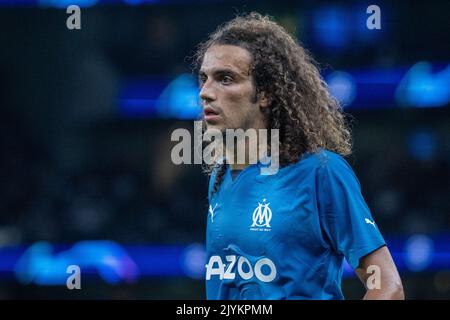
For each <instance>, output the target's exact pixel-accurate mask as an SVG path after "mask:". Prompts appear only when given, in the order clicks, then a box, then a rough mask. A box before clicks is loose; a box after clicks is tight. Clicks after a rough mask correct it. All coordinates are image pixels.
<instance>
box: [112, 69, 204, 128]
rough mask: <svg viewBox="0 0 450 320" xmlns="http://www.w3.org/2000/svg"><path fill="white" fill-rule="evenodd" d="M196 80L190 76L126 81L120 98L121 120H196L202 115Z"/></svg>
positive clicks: (182, 75)
mask: <svg viewBox="0 0 450 320" xmlns="http://www.w3.org/2000/svg"><path fill="white" fill-rule="evenodd" d="M198 94H199V90H198V85H197V80H196V78H195V77H194V76H192V75H191V74H181V75H179V76H178V77H176V78H175V79H172V80H167V79H165V78H163V77H148V78H142V79H129V80H127V81H126V82H125V84H124V86H123V88H122V92H121V94H120V98H119V113H120V114H121V115H122V116H124V117H132V118H134V117H144V118H153V117H158V118H172V119H182V120H195V119H198V118H199V115H200V113H201V107H200V102H199V98H198Z"/></svg>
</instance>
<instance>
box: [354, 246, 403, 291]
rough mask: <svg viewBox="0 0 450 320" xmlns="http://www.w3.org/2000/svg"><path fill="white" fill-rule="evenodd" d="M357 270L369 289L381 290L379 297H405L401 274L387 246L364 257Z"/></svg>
mask: <svg viewBox="0 0 450 320" xmlns="http://www.w3.org/2000/svg"><path fill="white" fill-rule="evenodd" d="M355 272H356V274H357V275H358V277H359V279H360V280H361V281H362V282H363V283H364V285H365V286H366V288H367V289H368V290H372V289H374V290H379V295H382V296H380V297H379V298H385V299H393V298H395V299H403V298H404V296H403V286H402V282H401V279H400V275H399V274H398V271H397V267H396V266H395V263H394V260H393V259H392V256H391V254H390V252H389V249H388V248H387V246H383V247H381V248H379V249H377V250H375V251H373V252H371V253H369V254H368V255H366V256H364V257H362V258H361V259H360V260H359V265H358V267H357V268H356V269H355Z"/></svg>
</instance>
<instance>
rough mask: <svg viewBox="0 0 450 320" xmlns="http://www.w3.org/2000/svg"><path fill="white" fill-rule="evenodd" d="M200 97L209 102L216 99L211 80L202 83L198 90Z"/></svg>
mask: <svg viewBox="0 0 450 320" xmlns="http://www.w3.org/2000/svg"><path fill="white" fill-rule="evenodd" d="M200 98H201V99H202V102H211V101H214V100H216V98H217V97H216V93H215V90H214V88H213V86H212V85H211V82H210V81H209V79H208V80H206V81H205V83H203V85H202V87H201V90H200Z"/></svg>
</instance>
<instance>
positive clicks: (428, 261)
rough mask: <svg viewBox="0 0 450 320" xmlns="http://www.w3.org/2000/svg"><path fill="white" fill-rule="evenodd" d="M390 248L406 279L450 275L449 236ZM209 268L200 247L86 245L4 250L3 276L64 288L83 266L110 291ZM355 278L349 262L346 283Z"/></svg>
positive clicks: (415, 238) (391, 241) (197, 275)
mask: <svg viewBox="0 0 450 320" xmlns="http://www.w3.org/2000/svg"><path fill="white" fill-rule="evenodd" d="M386 242H387V243H388V245H389V248H390V250H391V253H392V256H393V259H394V261H395V263H396V265H397V267H398V270H399V271H400V272H402V273H405V274H406V273H408V272H429V271H439V270H443V269H450V234H437V235H424V234H416V235H412V236H410V237H408V238H405V237H404V236H402V237H387V238H386ZM205 264H206V251H205V246H204V244H201V243H194V244H187V245H170V246H169V245H120V244H118V243H115V242H113V241H81V242H79V243H76V244H74V245H73V246H72V247H69V246H58V245H53V244H50V243H48V242H37V243H35V244H32V245H30V246H17V247H1V248H0V275H1V276H3V277H5V276H15V277H16V279H17V280H18V281H19V282H20V283H23V284H29V283H34V284H37V285H65V284H66V281H67V277H68V276H69V275H68V274H67V273H66V269H67V266H69V265H78V266H79V267H80V269H81V272H82V274H83V275H86V274H87V275H90V276H92V275H99V276H100V278H101V279H103V281H105V282H106V283H109V284H111V285H115V284H119V283H124V282H126V283H133V282H135V281H137V279H138V278H144V277H158V278H161V277H189V278H192V279H203V278H204V272H205ZM354 276H355V273H354V271H353V270H352V269H351V267H350V266H349V265H348V263H347V262H346V261H345V260H344V264H343V277H344V278H348V277H354ZM88 279H89V277H88Z"/></svg>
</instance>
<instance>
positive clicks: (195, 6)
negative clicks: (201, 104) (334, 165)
mask: <svg viewBox="0 0 450 320" xmlns="http://www.w3.org/2000/svg"><path fill="white" fill-rule="evenodd" d="M24 3H25V4H23V3H15V2H14V1H9V2H8V4H7V5H5V4H2V6H1V7H0V106H1V113H0V130H1V131H0V133H1V134H0V152H1V157H0V248H3V249H5V250H6V249H8V248H9V249H11V250H13V249H14V248H22V249H20V250H25V248H26V247H28V246H30V245H32V244H33V243H36V242H39V241H47V242H49V243H51V244H55V245H57V244H65V245H68V246H70V245H72V244H74V243H77V242H79V241H82V240H104V239H106V240H112V241H114V242H116V243H118V244H121V245H124V246H126V245H130V244H140V245H159V246H166V245H167V246H170V245H188V244H191V243H204V237H205V223H206V213H207V207H208V203H207V177H206V176H205V175H203V174H202V170H201V167H200V166H199V165H181V166H175V165H174V164H172V162H171V161H170V151H171V148H172V147H173V145H174V143H173V142H171V141H170V135H171V132H172V131H173V130H174V129H175V128H179V127H186V128H191V129H192V127H193V119H191V120H182V119H174V118H173V117H170V116H169V117H164V116H161V115H160V116H150V115H148V114H142V115H134V116H130V115H126V114H125V115H124V113H123V112H121V111H120V110H122V109H121V108H120V101H121V100H120V97H121V95H122V93H123V88H124V86H126V84H127V83H128V82H127V81H129V79H147V78H148V77H154V78H157V79H172V78H175V77H177V76H178V75H180V74H184V73H188V74H189V73H191V69H190V63H189V59H187V57H189V56H192V54H193V52H194V50H195V46H196V45H197V43H199V42H200V41H202V40H204V39H205V38H206V36H207V34H208V33H210V32H212V31H213V30H214V29H215V28H216V26H217V25H219V24H221V23H223V22H225V21H227V20H229V19H231V18H233V17H234V15H235V14H236V13H242V12H249V11H252V10H257V11H259V12H261V13H265V14H270V15H271V16H273V17H274V18H275V20H277V21H278V22H280V23H281V24H282V25H284V26H285V27H286V28H287V29H288V30H289V31H290V32H292V33H293V34H294V35H295V36H296V37H297V38H298V39H299V40H300V41H301V42H302V43H303V44H304V46H305V47H306V48H307V49H308V50H310V51H311V52H312V54H313V55H314V57H315V58H316V60H317V61H319V63H320V64H321V67H322V68H323V73H324V75H326V74H329V73H330V72H333V71H334V70H397V69H401V70H408V69H409V68H411V67H412V66H413V65H415V64H416V63H418V62H420V61H427V62H429V63H431V64H432V65H433V66H437V67H436V68H435V70H433V71H434V72H438V71H439V70H443V69H444V68H445V67H447V68H448V65H449V61H450V48H449V44H450V41H449V40H450V37H449V22H448V12H449V9H450V7H449V5H448V4H447V3H446V2H445V1H436V2H429V1H427V2H406V1H404V2H401V1H400V2H387V1H378V2H377V3H371V2H370V3H369V2H365V1H358V2H352V1H340V2H339V1H338V2H327V1H301V2H298V1H281V2H272V1H245V2H244V1H157V2H156V3H155V4H149V3H144V4H137V5H129V4H126V3H124V2H121V1H111V3H110V2H108V1H101V2H100V3H98V4H96V5H94V6H92V7H82V8H81V17H82V18H81V19H82V20H81V21H82V28H81V30H68V29H67V28H66V19H67V17H68V14H67V13H66V11H65V7H63V8H55V7H51V6H39V5H38V3H37V2H36V3H34V2H33V1H24ZM370 4H377V5H379V6H380V8H381V13H382V29H381V30H372V31H371V32H373V33H372V34H370V33H369V32H367V33H365V34H364V33H363V34H362V35H359V36H355V35H353V36H348V37H347V38H346V39H344V40H342V39H341V40H342V41H341V42H339V41H338V44H324V43H322V42H321V41H320V37H318V36H317V33H316V31H315V30H316V29H314V28H315V23H317V21H318V20H317V19H319V20H320V17H319V18H317V15H318V14H319V13H320V12H321V11H320V10H322V9H324V8H334V9H336V8H337V9H336V10H338V12H339V13H340V14H341V15H340V16H339V17H344V18H345V17H347V18H348V17H351V16H352V14H353V13H354V12H358V10H359V11H360V12H362V15H363V17H367V16H368V15H367V14H365V8H367V6H368V5H370ZM318 12H319V13H318ZM315 17H316V18H315ZM361 23H363V24H364V23H365V20H363V21H362V22H361ZM344 27H345V28H348V30H347V33H349V34H353V33H354V32H356V31H355V30H356V29H353V25H351V24H348V25H347V26H346V25H345V23H344ZM363 28H364V27H363ZM338 34H340V33H338ZM342 34H345V32H344V31H343V32H342ZM338 40H339V39H338ZM447 74H448V73H447ZM449 78H450V77H448V76H447V82H444V84H443V85H442V87H443V88H444V89H446V90H447V95H449V93H448V89H449V86H450V82H449V81H448V80H449ZM149 90H150V89H149ZM378 98H379V97H376V96H373V97H372V96H370V94H369V95H367V99H368V101H374V103H373V105H371V107H370V108H368V107H367V104H354V105H352V104H350V105H349V106H348V107H346V109H345V110H346V112H348V113H349V114H350V115H351V116H352V117H353V125H352V127H353V135H354V153H353V154H352V155H351V156H350V157H349V158H348V161H349V163H350V164H351V165H352V166H353V168H354V170H355V172H356V174H357V176H358V178H359V180H360V182H361V187H362V191H363V194H364V196H365V198H366V200H367V203H368V205H369V207H370V208H371V210H372V212H373V215H374V217H375V219H376V221H377V224H378V225H379V227H380V229H381V231H382V233H383V235H385V236H386V237H387V238H390V237H391V238H393V239H408V238H409V237H411V236H414V235H418V234H420V235H423V236H426V237H429V238H433V236H434V235H442V234H444V235H445V234H448V233H450V201H449V198H450V197H449V195H450V186H449V180H450V170H449V168H450V167H449V166H450V130H449V128H450V108H449V106H450V105H449V103H448V101H449V100H447V102H444V103H442V104H441V105H439V106H422V107H421V108H418V107H417V106H414V105H411V104H403V105H400V104H399V103H396V101H395V100H394V99H392V101H387V102H383V101H382V102H380V103H378V100H379V99H378ZM447 239H450V238H447ZM405 241H406V240H405ZM438 245H442V243H441V244H437V245H435V247H437V246H438ZM444 245H445V244H444ZM400 247H401V246H400ZM9 249H8V250H9ZM17 250H19V249H17ZM1 252H2V251H1V250H0V253H1ZM3 252H7V251H3ZM8 252H9V251H8ZM21 252H22V251H21ZM442 254H444V256H445V257H446V258H445V257H444V258H443V260H442V261H444V262H442V264H440V265H439V266H437V267H435V268H426V267H424V268H422V269H421V270H415V271H414V270H408V268H402V269H401V275H402V279H403V281H404V287H405V292H406V296H407V297H408V298H413V299H431V298H435V299H449V298H450V250H449V251H447V252H443V253H442ZM2 257H6V255H5V254H4V255H0V259H2ZM4 259H6V258H4ZM149 259H150V257H149ZM5 261H6V260H5ZM82 286H83V287H82V290H78V291H77V290H74V291H69V290H68V289H67V288H66V287H65V283H62V285H61V284H60V285H51V286H49V285H39V284H36V283H33V282H31V283H20V282H19V281H18V280H17V273H16V274H14V272H13V270H1V269H0V298H1V299H14V298H88V299H110V298H118V299H122V298H124V299H129V298H137V299H176V298H183V299H184V298H186V299H202V298H204V296H205V294H204V283H203V280H201V279H192V278H190V277H188V276H183V275H173V276H164V277H159V276H153V277H152V276H145V277H144V276H143V277H140V278H139V279H138V280H136V281H135V282H134V283H131V284H126V283H124V282H119V283H117V284H107V283H105V281H103V280H102V279H101V278H99V277H98V276H95V275H93V276H91V277H88V278H86V279H84V278H83V282H82ZM343 290H344V293H345V295H346V297H347V298H350V299H357V298H360V297H362V295H363V292H364V290H363V287H362V285H361V284H360V283H359V281H358V280H357V279H356V278H354V277H350V278H346V280H344V282H343Z"/></svg>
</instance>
